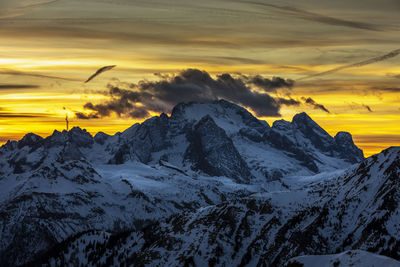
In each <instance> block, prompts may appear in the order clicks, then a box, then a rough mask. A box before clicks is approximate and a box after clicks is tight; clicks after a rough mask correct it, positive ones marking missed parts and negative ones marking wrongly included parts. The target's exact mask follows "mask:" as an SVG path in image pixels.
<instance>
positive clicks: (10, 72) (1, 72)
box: [0, 69, 80, 81]
mask: <svg viewBox="0 0 400 267" xmlns="http://www.w3.org/2000/svg"><path fill="white" fill-rule="evenodd" d="M0 75H13V76H27V77H37V78H44V79H55V80H64V81H80V80H77V79H72V78H66V77H59V76H52V75H45V74H38V73H31V72H23V71H16V70H10V69H0Z"/></svg>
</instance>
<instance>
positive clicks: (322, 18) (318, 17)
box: [245, 1, 383, 31]
mask: <svg viewBox="0 0 400 267" xmlns="http://www.w3.org/2000/svg"><path fill="white" fill-rule="evenodd" d="M245 3H251V4H254V5H258V6H264V7H268V8H273V9H274V10H277V11H279V12H281V13H283V14H286V15H290V16H295V17H297V18H299V19H303V20H308V21H314V22H319V23H323V24H328V25H333V26H342V27H349V28H355V29H361V30H369V31H381V30H383V29H382V27H381V26H378V25H374V24H371V23H366V22H359V21H353V20H345V19H340V18H335V17H331V16H326V15H323V14H319V13H315V12H311V11H307V10H304V9H301V8H297V7H293V6H278V5H274V4H268V3H264V2H256V1H245Z"/></svg>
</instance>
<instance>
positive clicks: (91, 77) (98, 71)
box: [85, 65, 116, 83]
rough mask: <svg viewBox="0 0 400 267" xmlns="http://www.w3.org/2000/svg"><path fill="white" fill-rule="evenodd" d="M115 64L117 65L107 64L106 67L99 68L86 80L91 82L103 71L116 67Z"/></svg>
mask: <svg viewBox="0 0 400 267" xmlns="http://www.w3.org/2000/svg"><path fill="white" fill-rule="evenodd" d="M115 66H116V65H111V66H105V67H102V68H100V69H98V70H97V71H96V72H95V73H94V74H93V75H92V76H90V77H89V79H87V80H86V81H85V83H87V82H90V81H91V80H92V79H93V78H94V77H96V76H97V75H100V74H101V73H103V72H105V71H108V70H111V69H112V68H114V67H115Z"/></svg>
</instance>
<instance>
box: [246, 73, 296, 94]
mask: <svg viewBox="0 0 400 267" xmlns="http://www.w3.org/2000/svg"><path fill="white" fill-rule="evenodd" d="M244 78H245V79H247V81H248V82H249V83H251V84H254V85H255V86H257V87H259V88H261V89H263V90H264V91H265V92H276V90H277V89H279V88H288V89H292V87H293V85H294V80H291V79H286V80H285V79H283V78H280V77H272V79H268V78H264V77H262V76H261V75H256V76H253V77H246V76H244Z"/></svg>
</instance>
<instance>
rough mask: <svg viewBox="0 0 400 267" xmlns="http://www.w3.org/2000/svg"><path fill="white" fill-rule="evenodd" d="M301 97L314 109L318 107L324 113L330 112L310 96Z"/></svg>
mask: <svg viewBox="0 0 400 267" xmlns="http://www.w3.org/2000/svg"><path fill="white" fill-rule="evenodd" d="M301 99H302V100H303V101H304V103H306V104H307V105H309V106H312V107H313V108H314V109H319V110H322V111H324V112H326V113H331V112H330V111H329V110H328V109H327V108H326V107H325V106H324V105H322V104H318V103H317V102H315V100H314V99H312V98H311V97H308V98H305V97H302V98H301Z"/></svg>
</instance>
